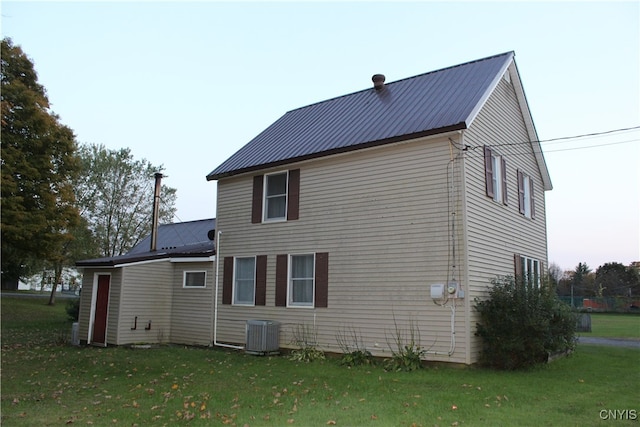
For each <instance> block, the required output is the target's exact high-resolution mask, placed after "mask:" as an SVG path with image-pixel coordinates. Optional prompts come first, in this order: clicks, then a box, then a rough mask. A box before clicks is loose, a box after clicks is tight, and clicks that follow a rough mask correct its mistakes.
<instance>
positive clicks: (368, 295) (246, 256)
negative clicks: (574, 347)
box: [207, 52, 552, 364]
mask: <svg viewBox="0 0 640 427" xmlns="http://www.w3.org/2000/svg"><path fill="white" fill-rule="evenodd" d="M372 80H373V85H372V86H371V87H370V88H367V89H365V90H361V91H358V92H355V93H351V94H348V95H344V96H340V97H337V98H334V99H329V100H326V101H323V102H319V103H317V104H312V105H309V106H306V107H302V108H298V109H295V110H292V111H289V112H287V113H286V114H284V115H283V116H282V117H281V118H280V119H278V120H277V121H275V122H274V123H273V124H272V125H271V126H269V127H268V128H266V129H265V130H264V131H263V132H261V133H260V134H259V135H257V136H256V137H255V138H254V139H253V140H251V141H250V142H249V143H248V144H246V145H245V146H244V147H242V148H241V149H240V150H238V151H237V152H236V153H235V154H233V155H232V156H231V157H230V158H229V159H227V160H226V161H225V162H224V163H222V164H221V165H219V166H218V167H216V168H215V169H214V170H213V171H212V172H211V173H210V174H209V175H208V176H207V179H208V180H213V181H217V218H216V220H217V227H216V228H217V230H218V232H217V241H216V246H217V248H216V249H217V255H216V261H215V270H216V271H217V274H216V284H215V289H216V291H217V294H216V295H215V298H214V301H213V305H214V307H212V308H211V309H212V310H213V311H214V312H215V316H214V321H213V325H212V326H213V328H214V331H213V336H214V342H215V344H222V345H231V346H238V347H242V346H243V345H244V343H245V340H246V328H247V321H248V320H251V319H264V320H272V321H275V322H279V324H280V336H279V341H280V346H281V347H294V345H293V344H292V339H293V338H294V336H293V335H294V334H295V331H296V330H297V331H300V330H304V329H300V326H301V325H304V326H305V328H307V330H312V331H313V340H314V343H315V344H316V345H317V346H318V348H320V349H322V350H326V351H335V352H340V351H341V347H340V345H338V340H337V338H338V337H341V336H342V337H344V336H345V332H346V333H347V335H349V334H352V335H353V334H355V335H356V336H357V338H358V341H360V345H361V346H362V345H364V346H365V347H366V349H367V350H369V351H371V352H372V353H373V354H374V355H379V356H388V355H390V354H391V353H390V345H389V344H390V343H391V344H392V343H393V341H394V339H395V338H396V335H397V331H398V330H400V331H405V332H406V333H408V332H410V331H413V332H414V333H415V334H416V336H418V337H419V340H420V342H419V344H420V345H421V346H422V347H423V348H425V349H427V353H426V355H427V359H428V360H437V361H450V362H456V363H465V364H471V363H474V362H475V361H476V360H477V356H478V352H479V350H480V343H479V341H478V338H477V337H475V336H474V332H475V328H476V321H477V315H476V313H475V311H474V298H476V297H480V298H482V297H484V296H486V293H487V289H488V287H489V286H490V281H491V280H492V279H493V278H496V277H497V276H506V275H519V276H525V277H527V278H529V280H534V281H538V280H539V278H540V276H541V275H542V274H543V271H544V267H545V266H546V264H547V228H546V222H545V194H544V192H545V191H547V190H551V188H552V186H551V181H550V177H549V173H548V170H547V167H546V164H545V160H544V157H543V153H542V150H541V147H540V144H539V142H538V137H537V135H536V130H535V128H534V124H533V120H532V118H531V114H530V111H529V107H528V105H527V100H526V97H525V93H524V90H523V87H522V82H521V80H520V76H519V73H518V69H517V67H516V64H515V61H514V53H513V52H508V53H504V54H500V55H496V56H492V57H488V58H484V59H480V60H477V61H472V62H468V63H465V64H461V65H457V66H453V67H450V68H445V69H441V70H438V71H433V72H429V73H426V74H421V75H418V76H415V77H410V78H406V79H403V80H398V81H394V82H391V83H386V82H385V81H384V80H385V79H384V76H382V75H375V76H373V79H372ZM354 344H355V343H354ZM392 345H393V344H392Z"/></svg>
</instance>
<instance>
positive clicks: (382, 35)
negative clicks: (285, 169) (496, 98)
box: [1, 1, 640, 270]
mask: <svg viewBox="0 0 640 427" xmlns="http://www.w3.org/2000/svg"><path fill="white" fill-rule="evenodd" d="M1 7H2V35H3V36H4V37H11V38H12V39H13V41H14V43H15V44H17V45H20V46H22V48H23V50H24V51H25V52H26V53H27V55H28V56H29V57H30V58H31V59H32V60H33V62H34V63H35V68H36V71H37V72H38V76H39V81H40V83H41V84H43V85H44V86H45V87H46V89H47V92H48V96H49V100H50V102H51V104H52V109H53V111H54V112H55V113H57V114H58V115H59V116H60V118H61V121H62V122H63V123H64V124H66V125H67V126H69V127H70V128H72V129H73V130H74V131H75V133H76V135H77V139H78V141H79V142H80V143H96V144H104V145H105V146H107V147H108V148H112V149H119V148H122V147H130V148H131V150H132V152H133V154H134V156H135V157H136V158H140V159H141V158H145V159H147V160H149V161H150V162H152V163H153V164H155V165H163V166H164V167H165V173H166V175H168V178H166V179H165V181H164V183H165V184H166V185H169V186H171V187H174V188H177V190H178V201H177V208H178V212H177V217H176V218H175V221H189V220H195V219H202V218H211V217H215V212H216V210H215V208H216V200H215V199H216V183H215V182H207V181H206V178H205V176H206V175H207V174H208V173H209V172H211V171H212V170H213V169H214V168H215V167H216V166H218V165H219V164H220V163H222V162H223V161H224V160H225V159H226V158H227V157H229V156H230V155H231V154H233V153H234V152H235V151H236V150H237V149H239V148H240V147H242V146H243V145H244V144H246V143H247V142H248V141H249V140H251V139H252V138H253V137H254V136H256V135H257V134H258V133H259V132H261V131H262V130H263V129H264V128H266V127H267V126H269V125H270V124H271V123H272V122H274V121H275V120H277V119H278V118H279V117H280V116H282V115H283V114H284V113H286V112H287V111H289V110H292V109H295V108H298V107H301V106H305V105H308V104H311V103H315V102H318V101H322V100H325V99H329V98H333V97H335V96H339V95H343V94H347V93H352V92H355V91H358V90H362V89H365V88H368V87H370V86H371V76H372V75H373V74H375V73H382V74H385V75H386V78H387V82H393V81H395V80H399V79H403V78H406V77H411V76H414V75H417V74H422V73H425V72H428V71H433V70H436V69H440V68H444V67H448V66H451V65H456V64H459V63H463V62H467V61H471V60H475V59H480V58H484V57H487V56H491V55H495V54H499V53H503V52H507V51H515V53H516V63H517V65H518V70H519V72H520V74H521V77H522V81H523V85H524V89H525V92H526V95H527V99H528V102H529V106H530V108H531V113H532V115H533V119H534V123H535V125H536V129H537V131H538V136H539V137H540V139H541V140H543V141H545V140H550V139H554V141H548V142H543V143H542V146H543V150H544V151H545V158H546V161H547V165H548V168H549V171H550V174H551V179H552V182H553V186H554V189H553V190H552V191H550V192H547V193H546V200H547V224H548V241H549V261H550V262H555V263H556V264H558V265H560V267H562V268H563V269H574V268H575V266H576V265H577V264H578V263H579V262H586V263H587V265H588V266H589V267H591V268H592V269H593V270H595V269H596V268H597V267H598V266H600V265H602V264H604V263H605V262H621V263H624V264H625V265H626V264H629V263H630V262H632V261H638V260H640V131H639V130H638V129H635V130H628V131H620V132H611V133H606V134H603V135H598V136H591V137H584V138H569V139H560V140H555V139H556V138H562V137H572V136H577V135H588V134H594V133H603V132H609V131H615V130H618V129H628V128H634V127H638V126H640V107H639V102H640V101H639V100H640V87H639V79H640V68H639V62H640V61H639V57H640V30H639V28H640V8H639V3H638V2H635V1H634V2H615V1H613V2H612V1H608V2H603V3H596V2H566V3H560V2H492V3H485V2H469V3H467V2H447V3H439V2H398V1H395V2H392V3H383V2H363V1H360V2H353V3H343V2H318V3H310V2H280V3H268V2H257V3H245V2H233V3H222V2H213V1H200V2H193V3H186V2H159V1H156V2H151V1H147V2H137V3H131V2H106V3H105V2H103V3H98V2H65V3H58V2H44V3H38V2H24V1H21V2H10V1H3V2H2V3H1Z"/></svg>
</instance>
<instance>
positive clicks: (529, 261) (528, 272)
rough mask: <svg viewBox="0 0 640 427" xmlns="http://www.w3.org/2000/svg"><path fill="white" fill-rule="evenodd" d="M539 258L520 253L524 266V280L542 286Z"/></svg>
mask: <svg viewBox="0 0 640 427" xmlns="http://www.w3.org/2000/svg"><path fill="white" fill-rule="evenodd" d="M541 264H542V263H541V262H540V260H539V259H536V258H531V257H528V256H524V255H520V265H521V268H522V276H523V277H522V280H524V281H525V283H527V284H529V285H535V286H537V287H540V277H541V276H540V274H541V271H540V266H541Z"/></svg>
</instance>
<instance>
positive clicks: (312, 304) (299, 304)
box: [287, 253, 316, 308]
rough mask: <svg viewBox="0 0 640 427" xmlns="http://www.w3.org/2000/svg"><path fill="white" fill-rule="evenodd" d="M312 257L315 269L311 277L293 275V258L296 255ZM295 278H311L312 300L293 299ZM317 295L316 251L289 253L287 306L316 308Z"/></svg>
mask: <svg viewBox="0 0 640 427" xmlns="http://www.w3.org/2000/svg"><path fill="white" fill-rule="evenodd" d="M302 256H305V257H312V259H313V261H312V263H313V271H312V274H311V277H301V278H294V277H293V258H294V257H302ZM294 280H311V301H310V302H295V301H293V282H294ZM315 295H316V254H315V253H302V254H290V255H289V271H288V278H287V307H296V308H298V307H299V308H314V307H315V303H316V301H315V299H316V297H315Z"/></svg>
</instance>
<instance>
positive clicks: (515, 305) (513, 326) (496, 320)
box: [475, 277, 577, 370]
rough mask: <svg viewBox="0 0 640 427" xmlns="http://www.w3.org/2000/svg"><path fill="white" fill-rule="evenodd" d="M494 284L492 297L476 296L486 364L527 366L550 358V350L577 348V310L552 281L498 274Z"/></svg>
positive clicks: (509, 367)
mask: <svg viewBox="0 0 640 427" xmlns="http://www.w3.org/2000/svg"><path fill="white" fill-rule="evenodd" d="M492 284H493V286H492V287H491V289H490V291H489V298H488V299H486V300H484V301H480V300H478V299H476V301H475V302H476V305H475V308H476V310H477V311H478V312H479V313H480V323H478V324H477V329H476V333H475V335H476V336H479V337H481V338H482V341H483V343H482V350H481V355H480V363H481V364H482V365H484V366H488V367H492V368H496V369H503V370H516V369H524V368H529V367H532V366H534V365H536V364H540V363H544V362H546V361H547V360H548V358H549V355H551V354H555V353H561V352H569V351H573V350H574V349H575V346H576V335H575V334H576V320H577V319H576V315H575V313H573V312H572V311H571V309H570V307H568V306H567V305H566V304H563V303H562V302H561V301H560V300H559V299H558V298H557V296H556V295H555V292H553V291H552V290H551V287H550V286H547V285H546V284H542V285H540V286H537V285H535V284H532V283H527V282H526V281H523V280H516V279H515V278H513V277H505V278H498V279H494V280H493V281H492Z"/></svg>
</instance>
